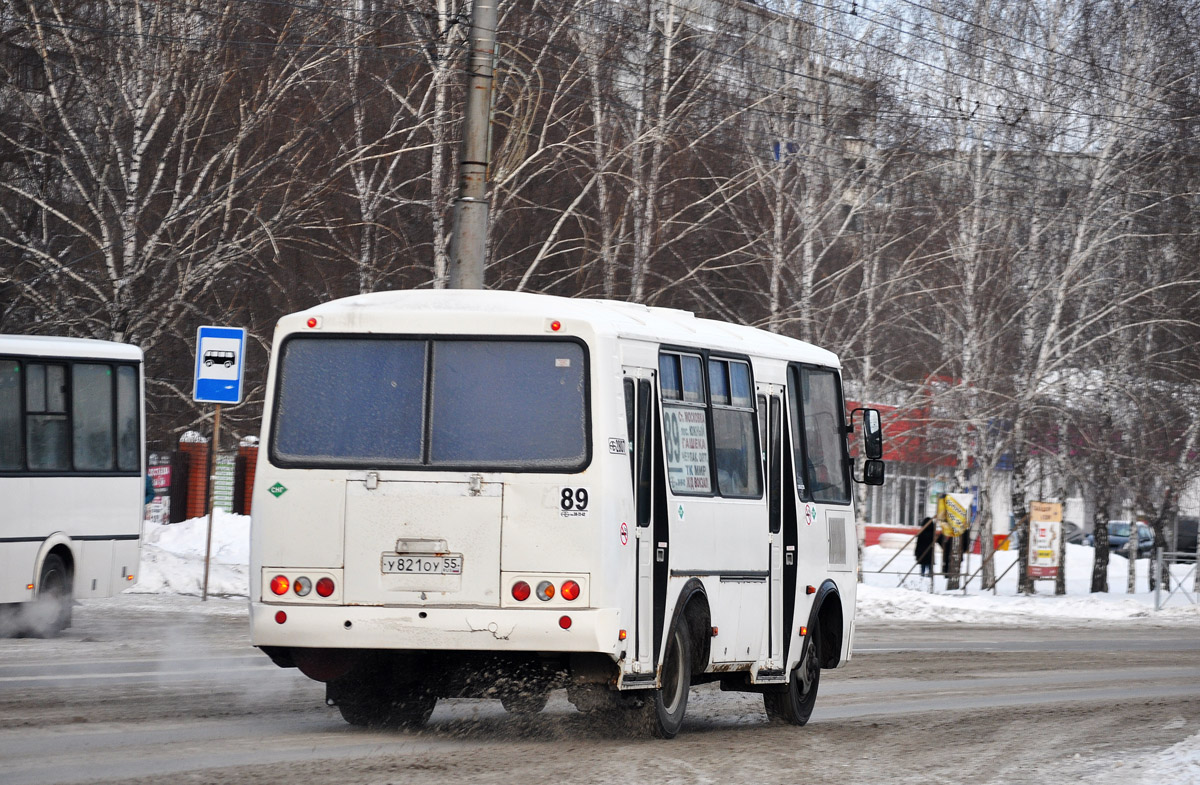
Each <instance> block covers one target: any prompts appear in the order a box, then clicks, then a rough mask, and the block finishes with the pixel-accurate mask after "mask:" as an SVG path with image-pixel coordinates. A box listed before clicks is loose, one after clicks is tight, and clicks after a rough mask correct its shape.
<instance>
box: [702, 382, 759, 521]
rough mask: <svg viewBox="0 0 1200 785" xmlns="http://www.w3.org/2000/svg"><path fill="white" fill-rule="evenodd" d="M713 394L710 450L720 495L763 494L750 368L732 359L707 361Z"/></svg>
mask: <svg viewBox="0 0 1200 785" xmlns="http://www.w3.org/2000/svg"><path fill="white" fill-rule="evenodd" d="M708 374H709V379H710V380H711V382H712V393H713V414H712V417H713V442H714V444H713V448H714V449H713V452H714V454H715V456H716V459H717V488H718V490H719V491H720V492H721V495H722V496H734V497H742V498H745V497H754V498H757V497H758V496H760V495H761V494H762V452H761V450H760V449H759V448H758V445H757V444H756V441H757V440H756V426H757V418H756V415H755V411H754V397H753V395H752V394H751V392H750V368H749V366H747V365H746V363H743V362H736V361H733V360H709V362H708Z"/></svg>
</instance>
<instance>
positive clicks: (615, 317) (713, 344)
mask: <svg viewBox="0 0 1200 785" xmlns="http://www.w3.org/2000/svg"><path fill="white" fill-rule="evenodd" d="M411 313H438V314H447V315H448V314H461V315H462V316H463V317H464V324H463V330H462V332H473V331H474V330H473V329H472V327H471V326H470V323H469V320H470V319H471V318H478V317H479V316H481V315H486V316H487V317H489V318H494V317H496V316H513V317H518V318H520V317H525V318H529V317H533V318H536V319H559V320H564V321H566V320H582V321H585V322H587V323H588V325H589V326H590V327H591V328H592V329H593V330H595V331H596V332H597V333H599V334H602V335H604V334H606V335H613V336H617V337H622V338H634V339H640V340H648V341H655V342H658V343H664V344H678V345H683V346H703V347H706V348H710V349H717V350H723V351H728V352H737V353H743V354H753V355H758V356H767V357H777V358H780V359H789V360H800V361H804V362H812V363H818V364H821V365H826V366H832V367H840V363H839V362H838V359H837V356H836V355H835V354H833V352H830V351H827V350H825V349H820V348H818V347H816V346H813V345H812V344H809V343H805V342H804V341H799V340H796V339H794V338H788V337H785V336H782V335H776V334H775V333H771V332H767V331H766V330H760V329H757V328H754V327H747V326H745V325H740V324H731V323H729V322H720V321H715V320H712V319H700V318H697V317H696V315H695V314H693V313H691V312H690V311H680V310H676V309H673V308H658V307H652V306H646V305H640V304H638V303H630V302H623V301H618V300H593V299H583V298H568V297H556V296H553V295H547V294H532V293H529V292H508V291H490V290H466V289H413V290H403V291H392V292H375V293H372V294H361V295H356V296H354V297H346V298H343V299H340V300H332V301H330V302H327V303H323V304H321V305H318V306H315V307H313V308H310V309H309V310H307V311H302V312H300V313H297V314H292V315H291V316H287V317H284V318H283V319H281V320H280V326H281V327H283V328H285V329H289V330H291V329H296V330H298V329H301V327H302V325H303V324H304V321H305V320H306V319H307V318H309V317H310V316H320V317H322V318H333V319H337V320H339V321H340V320H341V318H343V317H349V319H350V321H351V322H353V323H354V324H355V326H356V327H358V328H364V329H367V330H369V331H372V332H375V331H380V330H390V329H397V330H403V329H405V327H404V326H403V325H402V322H401V321H400V319H402V318H403V315H404V314H411ZM393 315H394V316H396V317H400V319H397V320H396V322H395V327H392V326H389V325H388V322H389V321H391V319H389V317H390V316H393ZM360 319H365V320H366V321H360ZM368 324H369V327H368ZM408 329H411V328H408Z"/></svg>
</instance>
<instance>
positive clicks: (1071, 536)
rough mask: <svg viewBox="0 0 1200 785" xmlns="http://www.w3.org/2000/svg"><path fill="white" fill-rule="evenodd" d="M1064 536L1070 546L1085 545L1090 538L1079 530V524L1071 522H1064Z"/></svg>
mask: <svg viewBox="0 0 1200 785" xmlns="http://www.w3.org/2000/svg"><path fill="white" fill-rule="evenodd" d="M1063 536H1064V537H1065V538H1066V540H1067V543H1068V544H1070V545H1083V544H1084V541H1085V540H1086V539H1087V537H1088V535H1086V534H1084V533H1083V529H1081V528H1079V524H1077V523H1071V522H1070V521H1064V522H1063Z"/></svg>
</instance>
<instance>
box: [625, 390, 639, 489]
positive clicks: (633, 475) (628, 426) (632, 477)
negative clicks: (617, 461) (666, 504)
mask: <svg viewBox="0 0 1200 785" xmlns="http://www.w3.org/2000/svg"><path fill="white" fill-rule="evenodd" d="M623 386H624V388H625V435H626V436H627V437H628V438H627V439H626V441H625V444H626V449H627V450H628V451H629V482H630V483H631V484H632V486H633V490H634V492H635V493H636V492H637V469H636V468H635V467H634V449H635V448H634V445H635V444H636V442H634V428H633V423H634V419H633V418H634V400H633V379H629V378H626V379H625V382H624V385H623Z"/></svg>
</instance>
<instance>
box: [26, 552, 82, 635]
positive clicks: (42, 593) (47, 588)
mask: <svg viewBox="0 0 1200 785" xmlns="http://www.w3.org/2000/svg"><path fill="white" fill-rule="evenodd" d="M73 600H74V598H73V597H72V596H71V575H70V574H69V573H68V572H67V566H66V565H65V564H63V560H62V559H61V558H60V557H59V556H58V555H57V554H54V553H52V554H50V555H49V556H47V557H46V560H45V561H43V562H42V574H41V576H40V577H39V578H38V596H37V600H36V601H35V602H34V603H33V607H32V608H31V609H30V611H29V614H28V616H27V620H28V624H27V626H28V627H29V628H30V632H31V634H33V635H35V636H38V637H42V638H53V637H54V636H55V635H57V634H58V633H60V632H62V631H63V630H65V629H66V628H67V627H70V626H71V604H72V602H73Z"/></svg>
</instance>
